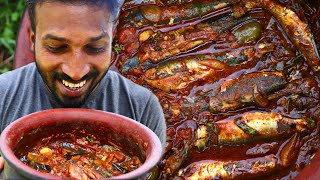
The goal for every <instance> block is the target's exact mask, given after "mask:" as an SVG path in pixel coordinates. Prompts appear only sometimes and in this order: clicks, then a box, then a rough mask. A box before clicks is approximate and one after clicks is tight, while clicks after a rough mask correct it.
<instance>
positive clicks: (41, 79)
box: [0, 0, 166, 164]
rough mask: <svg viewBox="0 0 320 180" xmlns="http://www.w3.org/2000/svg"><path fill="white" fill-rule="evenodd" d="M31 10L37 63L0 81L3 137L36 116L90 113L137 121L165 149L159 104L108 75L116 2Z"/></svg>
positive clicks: (44, 4)
mask: <svg viewBox="0 0 320 180" xmlns="http://www.w3.org/2000/svg"><path fill="white" fill-rule="evenodd" d="M28 10H29V15H30V21H31V26H32V30H31V31H30V33H29V36H30V41H31V43H32V50H33V51H34V54H35V63H32V64H29V65H27V66H24V67H22V68H19V69H16V70H14V71H11V72H8V73H5V74H3V75H1V76H0V120H1V126H0V128H1V131H2V130H3V129H4V128H5V127H6V126H7V125H8V124H9V123H11V122H13V121H14V120H16V119H18V118H20V117H22V116H25V115H27V114H30V113H33V112H36V111H41V110H45V109H52V108H89V109H97V110H102V111H108V112H113V113H117V114H121V115H124V116H127V117H129V118H132V119H135V120H136V121H138V122H141V123H142V124H145V125H146V126H147V127H149V128H150V129H152V130H153V131H154V132H155V133H156V134H157V135H158V136H159V138H160V140H161V142H162V144H163V145H164V144H165V132H166V125H165V120H164V115H163V112H162V108H161V106H160V104H159V102H158V100H157V98H156V97H155V96H154V95H153V94H152V93H151V92H150V91H149V90H147V89H145V88H143V87H141V86H139V85H136V84H134V83H133V82H131V81H129V80H127V79H126V78H124V77H122V76H121V75H119V74H118V73H116V72H112V71H108V68H109V66H110V60H111V45H112V38H113V31H114V28H115V20H116V19H117V16H118V14H119V10H120V6H119V5H118V4H117V1H109V0H90V1H88V0H28ZM0 164H1V163H0Z"/></svg>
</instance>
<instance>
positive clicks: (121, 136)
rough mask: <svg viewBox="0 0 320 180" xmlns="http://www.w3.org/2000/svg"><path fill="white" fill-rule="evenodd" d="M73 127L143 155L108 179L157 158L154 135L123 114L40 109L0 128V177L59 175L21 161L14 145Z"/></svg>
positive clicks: (158, 145) (159, 152)
mask: <svg viewBox="0 0 320 180" xmlns="http://www.w3.org/2000/svg"><path fill="white" fill-rule="evenodd" d="M74 128H81V129H84V130H86V132H90V133H92V134H94V135H95V136H96V137H97V138H99V136H100V137H106V136H107V137H108V138H111V139H113V141H116V142H118V143H120V144H121V145H123V147H124V148H130V150H131V151H133V152H134V153H137V154H138V157H139V156H140V157H141V156H142V158H145V161H144V163H143V165H142V166H141V167H139V168H138V169H136V170H134V171H131V172H129V173H127V174H124V175H120V176H115V177H112V179H134V178H138V177H141V176H143V175H144V174H146V173H147V172H148V171H149V170H150V169H151V168H153V167H154V166H155V165H156V164H157V163H158V162H159V160H160V158H161V155H162V146H161V143H160V140H159V138H158V136H157V135H156V134H155V133H154V132H153V131H151V130H150V129H148V128H147V127H146V126H144V125H142V124H141V123H138V122H137V121H134V120H132V119H129V118H127V117H124V116H121V115H117V114H113V113H108V112H104V111H98V110H90V109H52V110H44V111H40V112H36V113H33V114H30V115H27V116H24V117H22V118H20V119H18V120H16V121H14V122H13V123H11V124H10V125H9V126H8V127H6V128H5V130H4V131H3V132H2V134H1V139H0V140H1V144H0V150H1V153H2V155H3V157H4V159H5V162H6V164H5V168H4V173H3V178H9V179H12V178H22V177H26V178H32V179H59V177H57V176H53V175H50V174H46V173H41V172H38V171H36V170H35V169H33V168H31V167H29V166H27V165H25V164H23V163H22V162H21V161H20V160H19V159H18V158H17V157H16V156H15V154H14V149H15V148H16V145H17V143H18V142H20V141H21V140H22V139H24V141H25V140H26V139H28V137H29V138H30V137H31V138H30V140H29V141H30V142H32V141H39V140H41V139H42V136H43V135H45V134H48V132H66V131H70V130H71V129H74ZM27 141H28V140H27ZM146 143H147V144H148V146H147V147H146V146H145V145H146ZM60 179H62V178H60Z"/></svg>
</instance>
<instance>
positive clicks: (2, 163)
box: [0, 157, 4, 173]
mask: <svg viewBox="0 0 320 180" xmlns="http://www.w3.org/2000/svg"><path fill="white" fill-rule="evenodd" d="M3 166H4V159H3V157H0V173H1V172H2V171H3Z"/></svg>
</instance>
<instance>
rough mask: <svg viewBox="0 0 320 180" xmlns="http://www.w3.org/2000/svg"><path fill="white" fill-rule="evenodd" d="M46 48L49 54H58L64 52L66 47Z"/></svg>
mask: <svg viewBox="0 0 320 180" xmlns="http://www.w3.org/2000/svg"><path fill="white" fill-rule="evenodd" d="M46 48H47V49H48V50H49V51H51V52H54V53H59V52H63V51H65V50H66V49H67V46H47V47H46Z"/></svg>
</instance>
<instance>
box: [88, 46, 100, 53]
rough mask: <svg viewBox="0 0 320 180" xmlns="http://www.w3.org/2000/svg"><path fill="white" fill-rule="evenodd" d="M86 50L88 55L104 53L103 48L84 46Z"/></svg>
mask: <svg viewBox="0 0 320 180" xmlns="http://www.w3.org/2000/svg"><path fill="white" fill-rule="evenodd" d="M86 50H87V51H88V52H89V53H100V52H103V51H105V48H104V47H93V46H86Z"/></svg>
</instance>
